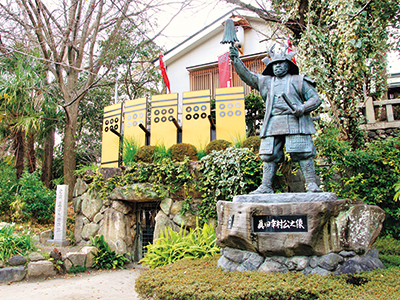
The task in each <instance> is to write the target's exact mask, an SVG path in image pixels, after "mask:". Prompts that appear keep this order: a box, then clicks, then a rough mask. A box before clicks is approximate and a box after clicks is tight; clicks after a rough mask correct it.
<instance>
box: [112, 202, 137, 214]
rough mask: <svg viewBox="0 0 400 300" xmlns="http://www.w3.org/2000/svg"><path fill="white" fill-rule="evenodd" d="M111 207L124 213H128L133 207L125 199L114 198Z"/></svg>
mask: <svg viewBox="0 0 400 300" xmlns="http://www.w3.org/2000/svg"><path fill="white" fill-rule="evenodd" d="M111 208H113V209H115V210H116V211H119V212H120V213H123V214H124V215H126V214H128V213H129V212H130V211H131V209H132V208H131V207H130V206H129V205H127V204H126V203H124V202H123V201H118V200H114V201H112V204H111Z"/></svg>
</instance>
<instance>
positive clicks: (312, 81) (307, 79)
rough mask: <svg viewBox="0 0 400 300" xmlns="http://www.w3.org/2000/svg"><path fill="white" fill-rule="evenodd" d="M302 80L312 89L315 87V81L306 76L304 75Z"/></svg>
mask: <svg viewBox="0 0 400 300" xmlns="http://www.w3.org/2000/svg"><path fill="white" fill-rule="evenodd" d="M304 80H305V81H307V82H308V83H309V84H311V85H312V86H313V87H316V86H317V83H316V82H315V80H313V79H311V78H310V77H308V76H307V75H304Z"/></svg>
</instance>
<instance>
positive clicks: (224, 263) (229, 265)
mask: <svg viewBox="0 0 400 300" xmlns="http://www.w3.org/2000/svg"><path fill="white" fill-rule="evenodd" d="M239 266H240V264H238V263H237V262H234V261H231V260H229V259H227V258H226V257H225V256H221V257H220V258H219V259H218V262H217V267H221V268H222V269H224V270H225V271H230V272H233V271H236V269H237V268H238V267H239Z"/></svg>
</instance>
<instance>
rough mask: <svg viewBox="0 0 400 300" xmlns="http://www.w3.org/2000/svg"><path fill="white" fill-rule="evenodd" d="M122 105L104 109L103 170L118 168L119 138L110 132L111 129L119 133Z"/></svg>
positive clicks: (118, 104)
mask: <svg viewBox="0 0 400 300" xmlns="http://www.w3.org/2000/svg"><path fill="white" fill-rule="evenodd" d="M121 118H122V103H117V104H114V105H109V106H106V107H104V114H103V135H102V147H101V166H102V167H103V168H118V159H119V152H120V151H119V150H120V149H119V137H118V135H116V134H114V133H112V132H111V130H110V129H111V128H113V129H114V130H115V131H117V132H118V133H121V124H122V121H121Z"/></svg>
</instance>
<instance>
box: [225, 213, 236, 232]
mask: <svg viewBox="0 0 400 300" xmlns="http://www.w3.org/2000/svg"><path fill="white" fill-rule="evenodd" d="M234 220H235V215H229V216H228V225H227V228H228V229H232V226H233V221H234Z"/></svg>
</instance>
